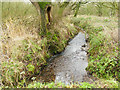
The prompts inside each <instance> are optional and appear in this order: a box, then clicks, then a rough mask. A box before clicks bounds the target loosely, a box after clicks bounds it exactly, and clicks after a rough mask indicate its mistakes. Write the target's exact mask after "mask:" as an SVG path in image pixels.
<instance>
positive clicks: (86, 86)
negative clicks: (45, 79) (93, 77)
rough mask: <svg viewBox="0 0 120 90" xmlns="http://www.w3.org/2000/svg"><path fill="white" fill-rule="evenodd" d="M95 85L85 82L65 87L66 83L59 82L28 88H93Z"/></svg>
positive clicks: (35, 84)
mask: <svg viewBox="0 0 120 90" xmlns="http://www.w3.org/2000/svg"><path fill="white" fill-rule="evenodd" d="M93 86H94V85H93V84H89V83H87V82H83V83H81V84H76V83H74V84H71V85H65V84H64V83H61V82H58V83H54V82H51V83H44V84H42V83H39V82H36V81H35V82H33V83H31V84H29V85H28V86H27V88H92V87H93Z"/></svg>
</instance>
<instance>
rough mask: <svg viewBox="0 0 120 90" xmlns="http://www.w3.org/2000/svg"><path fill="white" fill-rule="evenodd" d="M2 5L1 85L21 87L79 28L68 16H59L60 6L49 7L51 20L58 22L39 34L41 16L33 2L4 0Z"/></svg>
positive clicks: (58, 51)
mask: <svg viewBox="0 0 120 90" xmlns="http://www.w3.org/2000/svg"><path fill="white" fill-rule="evenodd" d="M2 7H3V8H2V17H3V18H2V19H3V20H2V21H3V22H2V35H1V37H2V38H1V39H0V44H1V45H0V47H1V48H0V51H1V53H0V57H2V58H1V64H0V65H1V72H2V73H1V75H2V83H3V85H4V87H5V86H9V87H17V86H19V87H24V85H25V84H28V83H27V82H26V80H27V81H28V80H31V78H32V77H34V76H36V75H38V74H39V73H40V70H41V68H42V67H43V66H44V65H46V64H47V63H46V60H47V59H48V58H50V57H51V56H53V55H54V54H57V53H60V52H61V51H63V50H64V48H65V46H66V44H67V41H68V40H69V39H70V38H72V37H73V36H74V35H75V34H76V33H77V32H78V31H77V30H76V29H75V28H74V26H73V25H72V24H71V23H70V18H69V17H64V18H61V16H62V12H63V10H61V9H60V8H59V7H56V8H52V9H53V10H52V15H53V14H54V15H53V20H55V21H57V22H54V23H53V24H52V26H51V27H50V28H49V30H48V31H47V33H46V35H45V37H42V36H41V35H39V34H38V31H40V28H39V27H40V23H39V22H40V19H39V18H40V17H39V15H38V14H37V11H36V9H35V7H34V6H33V5H32V4H28V3H27V4H26V3H22V2H14V3H13V2H11V3H10V2H5V3H3V6H2ZM54 7H55V6H54ZM54 10H58V12H55V11H54ZM59 10H60V12H59ZM53 12H54V13H53ZM58 18H61V19H60V20H59V19H58ZM66 23H67V24H66ZM70 27H71V28H70ZM8 68H9V69H8Z"/></svg>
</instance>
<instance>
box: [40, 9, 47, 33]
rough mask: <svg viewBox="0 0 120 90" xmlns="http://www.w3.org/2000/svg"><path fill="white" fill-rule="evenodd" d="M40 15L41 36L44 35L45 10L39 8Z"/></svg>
mask: <svg viewBox="0 0 120 90" xmlns="http://www.w3.org/2000/svg"><path fill="white" fill-rule="evenodd" d="M40 14H41V34H43V35H45V34H46V17H45V10H43V9H41V8H40Z"/></svg>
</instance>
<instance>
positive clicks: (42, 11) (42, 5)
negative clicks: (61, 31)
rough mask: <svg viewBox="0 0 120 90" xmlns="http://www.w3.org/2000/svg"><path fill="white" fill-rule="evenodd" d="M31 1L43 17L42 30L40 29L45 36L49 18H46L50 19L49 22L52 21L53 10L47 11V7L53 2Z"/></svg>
mask: <svg viewBox="0 0 120 90" xmlns="http://www.w3.org/2000/svg"><path fill="white" fill-rule="evenodd" d="M30 1H31V3H32V4H33V5H34V6H35V7H36V9H37V11H38V13H39V14H40V16H41V19H40V20H41V31H39V33H40V34H41V35H43V36H44V35H45V34H46V32H47V20H46V19H49V20H48V21H49V22H50V21H51V20H50V11H51V10H49V12H47V11H46V7H47V6H48V5H50V4H51V3H50V2H33V1H32V0H30ZM50 9H51V8H50ZM46 12H47V13H48V14H47V15H48V18H46Z"/></svg>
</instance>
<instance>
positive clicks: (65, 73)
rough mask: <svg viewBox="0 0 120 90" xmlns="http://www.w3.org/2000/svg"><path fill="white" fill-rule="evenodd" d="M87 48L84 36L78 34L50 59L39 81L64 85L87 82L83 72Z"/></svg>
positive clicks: (85, 73) (86, 62)
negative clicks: (59, 52) (58, 53)
mask: <svg viewBox="0 0 120 90" xmlns="http://www.w3.org/2000/svg"><path fill="white" fill-rule="evenodd" d="M87 48H88V47H87V43H86V41H85V34H84V33H82V32H79V33H78V35H76V36H75V37H74V38H73V40H71V41H70V42H69V43H68V46H67V47H66V48H65V51H64V52H62V53H61V54H60V55H59V56H57V57H55V58H53V59H50V60H51V61H50V63H49V64H48V66H47V67H45V69H44V70H43V72H42V73H41V76H40V78H41V79H40V80H41V81H42V82H51V81H54V82H60V81H61V82H63V83H65V84H70V83H74V82H78V83H80V82H84V81H86V80H87V81H89V80H88V77H87V72H86V70H85V68H86V67H87V65H88V61H87Z"/></svg>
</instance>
